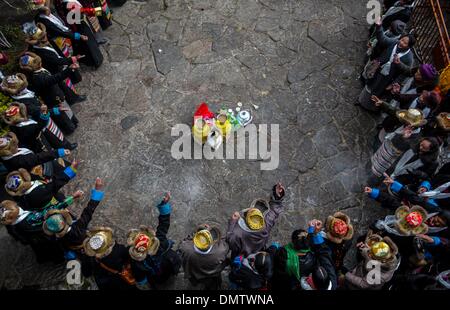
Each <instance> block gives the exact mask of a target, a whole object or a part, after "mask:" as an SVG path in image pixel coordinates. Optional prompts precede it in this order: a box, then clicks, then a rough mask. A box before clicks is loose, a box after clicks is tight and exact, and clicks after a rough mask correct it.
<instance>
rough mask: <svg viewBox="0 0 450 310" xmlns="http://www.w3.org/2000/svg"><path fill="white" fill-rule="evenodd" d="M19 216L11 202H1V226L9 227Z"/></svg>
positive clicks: (17, 209)
mask: <svg viewBox="0 0 450 310" xmlns="http://www.w3.org/2000/svg"><path fill="white" fill-rule="evenodd" d="M18 216H19V207H18V206H17V203H16V202H15V201H12V200H3V201H2V202H1V203H0V223H1V224H3V225H11V224H13V223H14V222H15V221H16V220H17V217H18Z"/></svg>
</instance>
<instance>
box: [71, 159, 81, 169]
mask: <svg viewBox="0 0 450 310" xmlns="http://www.w3.org/2000/svg"><path fill="white" fill-rule="evenodd" d="M79 164H80V161H79V160H76V159H74V161H72V165H71V166H72V168H73V169H78V165H79Z"/></svg>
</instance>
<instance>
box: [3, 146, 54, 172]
mask: <svg viewBox="0 0 450 310" xmlns="http://www.w3.org/2000/svg"><path fill="white" fill-rule="evenodd" d="M57 158H59V155H58V150H52V151H46V152H41V153H37V154H35V153H29V154H26V155H17V156H14V157H12V158H10V159H7V160H5V159H2V161H3V164H4V165H5V167H6V169H8V171H14V170H18V169H19V168H24V169H26V170H31V169H33V167H36V166H38V165H42V164H44V163H46V162H49V161H52V160H54V159H57Z"/></svg>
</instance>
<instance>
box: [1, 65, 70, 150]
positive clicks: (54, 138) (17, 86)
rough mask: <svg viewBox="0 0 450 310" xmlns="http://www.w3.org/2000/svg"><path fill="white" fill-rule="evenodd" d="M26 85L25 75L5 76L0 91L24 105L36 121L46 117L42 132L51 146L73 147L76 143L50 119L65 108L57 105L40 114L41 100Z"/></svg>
mask: <svg viewBox="0 0 450 310" xmlns="http://www.w3.org/2000/svg"><path fill="white" fill-rule="evenodd" d="M27 87H28V80H27V77H26V76H25V75H24V74H22V73H17V74H14V75H10V76H7V77H6V78H5V79H3V81H2V82H1V84H0V90H1V91H2V92H4V93H5V94H7V95H9V96H10V97H11V98H12V99H13V100H15V102H18V103H22V104H24V105H25V107H26V115H27V117H30V118H32V119H33V120H34V121H36V122H39V120H40V119H41V118H42V117H44V118H46V119H47V123H46V126H45V129H43V131H42V132H43V135H44V136H45V140H46V142H48V144H49V146H50V147H51V148H55V149H57V148H66V149H69V150H73V149H75V148H76V147H77V146H78V145H77V144H76V143H71V142H70V141H69V140H68V139H67V138H66V137H65V136H64V134H63V133H62V131H61V130H60V129H59V128H58V126H57V125H56V124H55V122H54V121H53V119H52V117H54V115H55V114H57V115H59V114H61V112H64V111H65V110H66V108H65V107H63V106H58V107H54V108H53V109H50V110H48V109H47V111H48V114H47V113H45V116H42V113H41V112H42V111H41V102H40V101H39V99H38V97H37V96H36V94H35V93H34V92H33V91H31V90H29V89H28V88H27ZM24 114H25V112H24Z"/></svg>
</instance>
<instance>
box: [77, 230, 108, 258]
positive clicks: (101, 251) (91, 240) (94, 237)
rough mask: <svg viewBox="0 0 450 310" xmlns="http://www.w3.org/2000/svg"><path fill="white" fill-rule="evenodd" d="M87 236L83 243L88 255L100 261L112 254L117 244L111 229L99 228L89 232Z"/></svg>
mask: <svg viewBox="0 0 450 310" xmlns="http://www.w3.org/2000/svg"><path fill="white" fill-rule="evenodd" d="M87 235H88V237H87V238H86V239H85V240H84V242H83V248H84V252H85V253H86V255H88V256H94V257H96V258H99V259H100V258H103V257H106V256H108V255H109V254H111V252H112V249H113V247H114V245H115V244H116V242H115V240H114V237H113V230H112V229H111V228H109V227H103V226H99V227H96V228H93V229H91V230H90V231H88V232H87Z"/></svg>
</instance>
